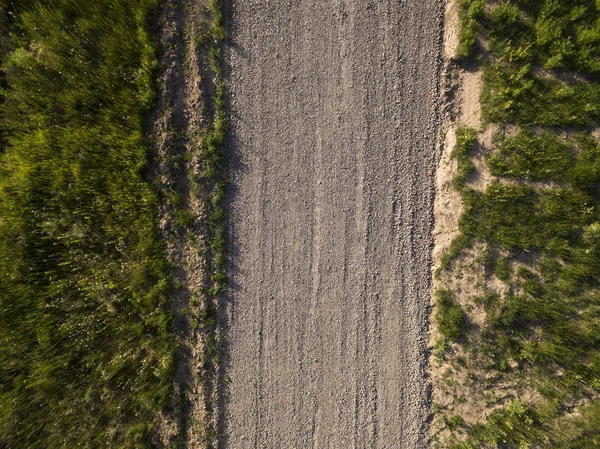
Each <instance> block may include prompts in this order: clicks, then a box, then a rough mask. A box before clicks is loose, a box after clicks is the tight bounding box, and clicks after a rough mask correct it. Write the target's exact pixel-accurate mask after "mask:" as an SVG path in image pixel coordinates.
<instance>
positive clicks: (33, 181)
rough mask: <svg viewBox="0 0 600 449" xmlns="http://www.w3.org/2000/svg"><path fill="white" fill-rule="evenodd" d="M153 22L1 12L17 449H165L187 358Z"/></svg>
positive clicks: (11, 422)
mask: <svg viewBox="0 0 600 449" xmlns="http://www.w3.org/2000/svg"><path fill="white" fill-rule="evenodd" d="M153 6H154V2H153V1H150V0H116V1H113V0H111V1H105V0H97V1H94V2H87V1H86V2H81V1H76V0H52V1H44V2H42V1H39V0H27V1H24V0H19V1H18V2H17V1H13V2H10V1H8V2H7V1H3V2H0V8H1V9H2V14H3V15H2V22H1V24H2V26H3V27H9V30H10V33H12V35H11V39H10V40H8V39H6V36H7V34H6V33H3V38H2V43H1V45H2V51H3V54H2V57H3V59H2V73H3V77H4V81H3V85H2V92H1V93H2V97H3V103H2V106H1V111H0V114H1V117H0V124H1V128H2V135H3V140H2V141H1V142H2V148H1V150H0V151H1V155H0V158H1V160H0V292H1V293H0V446H1V447H8V448H32V449H35V448H40V449H48V448H64V447H82V448H96V447H97V448H105V447H119V448H143V447H151V446H150V443H149V442H148V439H147V437H148V433H149V432H150V430H151V428H152V426H153V421H154V419H155V415H156V413H157V411H159V410H160V409H161V408H162V407H163V406H164V402H165V398H166V397H167V392H168V389H169V387H170V385H171V377H172V367H173V354H174V339H173V338H172V334H171V328H172V326H171V321H172V317H171V314H170V312H169V311H168V307H167V291H168V284H169V282H168V276H167V268H166V266H165V263H164V257H163V254H164V253H163V247H162V245H161V243H160V242H159V240H158V237H157V230H156V223H155V209H156V198H155V195H154V193H153V191H152V190H151V189H150V188H149V186H148V184H147V183H146V182H145V180H144V177H143V176H142V173H143V171H144V169H145V167H146V163H147V158H148V154H147V148H146V145H145V143H144V140H143V135H142V118H143V115H144V114H145V112H146V110H147V108H148V107H149V106H150V104H151V101H152V97H153V92H152V91H151V90H150V89H149V86H151V85H152V82H151V76H152V72H153V70H154V66H155V57H154V52H155V50H154V48H153V44H152V42H151V40H150V38H149V37H148V35H147V33H146V29H147V23H146V21H147V17H148V14H149V11H150V9H151V8H152V7H153ZM9 11H10V13H11V14H7V12H9ZM4 31H6V28H5V30H4Z"/></svg>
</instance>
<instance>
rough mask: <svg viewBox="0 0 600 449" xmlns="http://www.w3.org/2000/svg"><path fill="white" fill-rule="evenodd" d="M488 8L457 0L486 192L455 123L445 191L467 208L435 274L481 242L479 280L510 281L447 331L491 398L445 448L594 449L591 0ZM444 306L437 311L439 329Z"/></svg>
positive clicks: (596, 369) (595, 30) (452, 423)
mask: <svg viewBox="0 0 600 449" xmlns="http://www.w3.org/2000/svg"><path fill="white" fill-rule="evenodd" d="M489 3H490V4H489V5H488V6H489V8H484V6H485V5H484V2H480V1H478V0H470V1H468V0H464V1H462V2H461V8H462V13H461V14H462V20H463V26H464V28H463V31H462V33H461V46H460V48H459V50H460V51H459V54H458V57H459V59H468V58H471V59H472V60H473V59H475V60H478V61H479V63H480V64H481V65H482V67H483V77H484V83H485V88H484V94H483V98H482V104H483V115H484V121H485V126H488V125H495V126H496V127H497V129H498V130H499V131H498V132H497V134H496V136H495V139H494V145H493V146H492V148H489V149H487V164H488V167H489V169H490V171H491V173H492V174H493V175H495V176H496V177H497V178H496V179H497V180H496V181H494V182H492V183H491V184H490V185H488V186H487V188H486V189H485V191H479V190H476V189H474V188H472V187H470V186H469V183H468V182H467V179H468V176H469V174H470V173H471V171H472V170H473V165H472V162H471V161H470V159H469V156H468V155H469V150H470V149H471V147H472V146H473V145H475V144H476V143H475V138H476V132H475V130H469V129H463V130H460V131H459V139H458V140H459V144H458V145H457V150H455V157H457V159H458V161H459V166H460V168H459V174H458V176H457V178H456V180H455V183H454V186H455V188H456V189H457V190H459V191H460V192H461V196H462V200H463V205H464V213H463V216H462V218H461V220H460V230H461V235H460V236H459V237H458V238H457V239H456V241H455V242H454V243H453V245H452V247H451V249H450V251H449V252H448V253H447V254H446V255H445V256H444V259H443V260H442V269H444V270H450V273H452V270H453V269H454V270H456V269H457V267H458V266H459V265H460V263H459V262H460V260H461V257H463V256H464V254H465V250H466V249H468V248H473V247H474V246H475V245H483V247H484V248H485V254H483V255H482V257H481V258H480V263H481V264H483V265H484V267H485V276H486V277H487V279H488V280H489V279H492V278H496V279H498V280H500V281H502V282H504V284H505V288H504V289H503V291H501V292H499V291H496V290H494V289H489V290H487V291H485V292H484V293H483V294H482V295H480V296H477V297H473V298H467V299H466V301H467V302H469V306H468V307H467V308H465V313H468V312H469V311H472V310H483V311H484V312H485V322H484V324H483V325H481V326H475V325H473V324H468V323H469V322H471V320H466V322H465V324H464V325H463V326H462V329H461V334H460V335H459V333H458V332H457V331H456V329H455V328H451V332H450V334H448V332H443V334H444V335H445V336H446V338H447V339H449V340H450V339H451V340H456V339H457V338H459V337H460V343H461V345H462V349H461V351H459V352H461V353H462V354H466V355H467V358H468V360H465V359H463V358H462V356H461V358H460V360H458V364H459V365H461V366H462V367H463V368H464V369H466V370H467V371H468V377H469V379H470V382H471V388H472V389H473V390H477V389H479V390H491V391H492V392H493V391H496V392H498V394H497V395H496V396H494V397H492V398H491V399H490V400H489V403H487V406H488V407H489V408H490V409H493V412H491V414H490V415H489V417H488V418H487V419H486V420H484V421H481V422H478V423H472V422H471V423H470V424H466V421H465V420H463V419H462V417H460V416H457V417H453V418H451V419H448V420H447V426H448V428H451V430H453V431H454V432H455V435H456V439H455V441H454V443H449V445H450V446H451V447H452V448H461V449H468V448H482V447H489V448H496V447H498V448H499V447H503V448H535V447H538V448H542V447H544V448H581V449H584V448H592V447H600V325H599V323H600V291H599V287H600V189H599V187H600V144H599V143H598V141H597V137H596V136H595V135H594V132H593V131H594V130H595V129H596V128H597V127H598V120H599V119H600V83H599V82H598V78H597V76H598V74H600V58H599V56H600V54H599V52H600V4H599V3H598V2H594V1H590V0H560V1H558V0H543V1H540V0H509V1H503V2H489ZM477 33H479V34H477ZM477 36H479V37H477ZM478 39H479V41H478ZM478 42H479V45H478ZM483 43H485V44H486V45H483ZM484 47H486V49H487V50H483V48H484ZM455 274H456V273H455ZM484 290H485V288H484ZM443 295H445V297H451V296H450V294H449V293H447V292H443ZM449 310H450V309H448V307H446V308H445V309H444V308H443V307H442V308H439V311H438V315H440V316H441V317H442V318H443V319H442V320H441V321H440V325H441V326H443V328H447V327H448V320H449V319H450V318H451V315H449V313H450V312H449ZM452 315H454V316H458V312H457V311H456V310H452ZM449 317H450V318H449ZM443 328H442V331H443ZM461 335H462V337H461ZM438 347H445V346H444V345H443V344H439V345H438ZM447 357H448V358H449V359H452V357H453V355H452V353H448V354H447ZM507 385H511V388H512V390H510V389H509V390H507V389H506V386H507ZM501 390H502V391H501ZM525 393H529V394H528V395H527V397H528V398H529V399H527V400H525V399H524V398H523V397H521V395H523V394H525ZM465 400H467V401H468V400H469V399H468V398H467V399H465ZM471 400H478V399H475V398H471Z"/></svg>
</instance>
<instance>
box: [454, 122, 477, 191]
mask: <svg viewBox="0 0 600 449" xmlns="http://www.w3.org/2000/svg"><path fill="white" fill-rule="evenodd" d="M476 138H477V132H476V131H475V130H474V129H472V128H467V127H462V128H459V129H458V130H457V131H456V146H455V147H454V149H453V150H452V157H453V158H455V159H456V160H457V161H458V171H457V172H456V175H455V176H454V179H453V180H452V186H453V187H454V189H455V190H457V191H458V192H460V191H462V190H463V189H464V188H465V186H466V184H467V179H468V178H469V176H470V175H471V173H473V171H474V170H475V166H474V165H473V162H472V161H471V158H470V157H469V152H470V151H471V149H472V148H473V144H474V143H475V140H476Z"/></svg>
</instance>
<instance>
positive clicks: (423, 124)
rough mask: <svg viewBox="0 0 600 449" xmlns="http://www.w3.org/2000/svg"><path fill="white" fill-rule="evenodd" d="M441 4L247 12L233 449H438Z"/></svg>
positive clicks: (237, 75)
mask: <svg viewBox="0 0 600 449" xmlns="http://www.w3.org/2000/svg"><path fill="white" fill-rule="evenodd" d="M442 15H443V5H442V1H441V0H377V1H375V0H372V1H368V0H323V1H317V0H313V1H308V0H233V1H231V2H230V5H229V18H228V21H229V29H230V40H231V47H230V49H229V51H228V56H227V61H228V65H229V68H228V70H229V74H228V77H229V78H228V86H227V87H228V90H229V92H230V108H231V122H232V137H231V143H230V149H229V152H230V157H231V159H232V169H231V170H232V172H231V180H232V186H233V190H234V191H233V192H232V200H231V211H230V223H229V226H230V231H231V257H232V265H233V271H232V298H231V310H230V320H231V321H230V323H229V325H230V348H229V357H230V359H229V371H228V372H229V378H230V384H229V399H228V404H227V409H226V433H227V436H226V437H225V439H224V441H222V442H221V445H220V446H221V447H224V448H230V449H250V448H269V449H270V448H273V449H288V448H289V449H305V448H331V449H347V448H348V449H350V448H354V449H359V448H369V449H373V448H382V449H415V448H423V447H426V446H427V443H428V441H427V426H426V420H427V416H428V408H427V406H428V401H427V380H426V376H425V374H426V370H427V365H426V356H425V349H426V341H427V314H428V311H427V307H428V304H429V286H430V252H431V245H432V237H431V232H432V221H433V215H432V207H433V192H434V189H433V186H434V172H435V167H436V159H437V156H436V153H437V152H436V136H437V133H438V124H439V123H438V122H439V120H438V114H437V112H436V111H437V103H438V97H439V95H438V75H439V57H440V51H441V28H442Z"/></svg>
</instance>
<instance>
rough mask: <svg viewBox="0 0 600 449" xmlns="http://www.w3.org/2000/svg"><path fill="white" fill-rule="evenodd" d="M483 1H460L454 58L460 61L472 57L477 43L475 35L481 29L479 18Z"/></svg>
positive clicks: (481, 13)
mask: <svg viewBox="0 0 600 449" xmlns="http://www.w3.org/2000/svg"><path fill="white" fill-rule="evenodd" d="M484 6H485V0H460V4H459V19H460V24H461V25H460V33H459V37H458V38H459V44H458V48H457V49H456V55H455V58H456V59H457V60H460V61H464V60H467V59H469V58H470V57H471V56H472V55H473V51H474V49H475V44H476V42H477V33H479V30H480V29H481V24H480V21H481V18H482V17H483V8H484Z"/></svg>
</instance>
